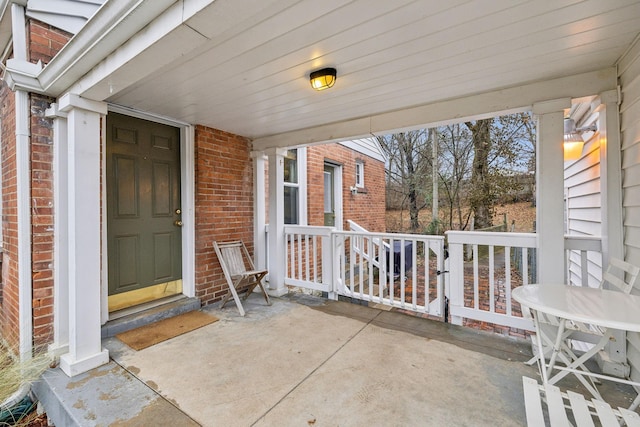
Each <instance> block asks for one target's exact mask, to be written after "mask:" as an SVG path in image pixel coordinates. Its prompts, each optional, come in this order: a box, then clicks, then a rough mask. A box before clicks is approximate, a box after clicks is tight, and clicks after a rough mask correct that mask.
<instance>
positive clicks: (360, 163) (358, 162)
mask: <svg viewBox="0 0 640 427" xmlns="http://www.w3.org/2000/svg"><path fill="white" fill-rule="evenodd" d="M358 166H360V174H358ZM358 177H360V179H358ZM356 187H357V188H364V162H363V161H362V160H356Z"/></svg>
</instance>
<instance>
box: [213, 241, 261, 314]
mask: <svg viewBox="0 0 640 427" xmlns="http://www.w3.org/2000/svg"><path fill="white" fill-rule="evenodd" d="M213 247H214V248H215V250H216V254H217V255H218V260H219V261H220V265H221V266H222V271H223V272H224V277H225V278H226V279H227V284H228V285H229V292H228V293H227V294H226V295H225V296H224V298H223V299H222V305H221V306H220V308H223V307H224V306H225V304H226V303H227V302H228V301H229V299H230V298H231V297H233V300H234V301H235V302H236V306H238V311H239V312H240V315H241V316H244V308H243V307H242V303H241V302H240V298H239V295H242V294H244V297H243V299H245V300H246V299H247V297H248V296H249V294H251V292H253V290H254V289H255V287H256V286H260V289H262V295H264V299H265V300H266V301H267V304H268V305H271V301H270V300H269V295H268V294H267V291H266V289H265V288H264V285H263V284H262V279H264V276H265V275H266V274H267V270H256V269H255V267H254V266H253V261H252V260H251V256H249V251H248V250H247V247H246V246H245V245H244V243H243V242H242V241H241V240H238V241H234V242H221V243H218V242H213ZM247 266H248V267H249V268H247Z"/></svg>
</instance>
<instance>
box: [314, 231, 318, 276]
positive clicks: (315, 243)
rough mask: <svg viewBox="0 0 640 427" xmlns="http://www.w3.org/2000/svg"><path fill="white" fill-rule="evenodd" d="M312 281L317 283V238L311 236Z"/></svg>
mask: <svg viewBox="0 0 640 427" xmlns="http://www.w3.org/2000/svg"><path fill="white" fill-rule="evenodd" d="M313 281H314V282H315V283H318V236H315V235H314V236H313Z"/></svg>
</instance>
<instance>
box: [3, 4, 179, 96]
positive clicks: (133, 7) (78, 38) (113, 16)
mask: <svg viewBox="0 0 640 427" xmlns="http://www.w3.org/2000/svg"><path fill="white" fill-rule="evenodd" d="M6 1H8V0H0V8H1V7H2V3H1V2H6ZM176 1H183V0H151V1H150V0H107V1H106V2H105V3H104V4H103V5H102V6H101V7H100V8H99V9H98V10H97V11H96V13H95V14H94V15H93V16H92V17H91V18H90V19H89V20H88V21H87V23H86V24H85V26H84V27H83V28H82V30H80V32H79V33H78V34H76V35H75V36H74V37H72V38H71V40H69V42H68V43H67V44H66V45H65V46H64V48H62V50H61V51H60V52H59V53H58V54H57V55H56V56H55V57H54V58H53V59H52V60H51V62H50V63H49V64H47V65H46V66H44V67H43V66H42V64H41V63H40V62H38V63H37V64H33V63H31V62H28V61H27V60H26V58H25V59H20V58H12V59H9V60H7V66H6V71H5V80H6V82H7V84H9V87H10V88H11V90H14V91H15V90H26V91H29V92H36V93H41V94H44V95H48V96H52V97H55V98H57V97H59V96H60V95H62V94H64V92H65V91H66V90H67V89H68V88H69V87H70V86H71V85H72V84H74V83H75V82H76V81H78V80H79V79H80V78H81V77H82V76H83V75H85V74H86V73H87V72H88V71H90V70H91V69H92V68H94V67H95V66H96V65H97V64H98V63H100V61H102V60H103V59H104V58H105V57H107V55H109V54H110V53H112V52H113V51H114V50H116V49H117V48H118V47H120V46H121V45H122V44H124V43H125V42H126V41H127V40H129V39H130V38H131V37H132V36H133V35H135V34H136V33H138V32H140V31H141V30H142V29H143V28H144V27H145V26H147V25H148V24H149V23H150V22H151V21H153V20H154V19H155V18H156V17H157V16H159V15H160V14H161V13H162V12H164V11H165V10H166V9H167V8H168V7H169V6H171V5H172V4H174V3H176ZM1 22H2V21H1V20H0V29H1ZM14 34H15V32H14ZM0 35H1V30H0ZM1 41H2V39H1V38H0V42H1Z"/></svg>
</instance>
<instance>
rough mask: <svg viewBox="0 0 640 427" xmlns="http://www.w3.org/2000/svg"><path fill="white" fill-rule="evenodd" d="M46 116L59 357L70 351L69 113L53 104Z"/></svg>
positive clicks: (54, 345) (56, 351) (55, 347)
mask: <svg viewBox="0 0 640 427" xmlns="http://www.w3.org/2000/svg"><path fill="white" fill-rule="evenodd" d="M46 115H47V117H51V118H53V206H54V218H53V228H54V234H53V251H54V256H53V343H52V344H51V345H49V352H50V353H51V354H53V355H56V356H58V355H61V354H64V353H67V352H68V351H69V253H68V248H69V228H68V226H69V223H68V208H69V199H68V193H67V189H68V184H67V183H68V181H67V170H68V167H67V160H68V159H67V157H68V152H67V114H66V113H63V112H61V111H59V110H58V105H57V104H51V107H50V108H49V109H48V110H47V112H46Z"/></svg>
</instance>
